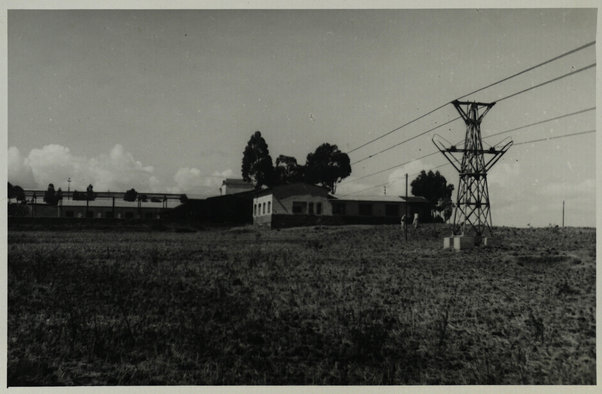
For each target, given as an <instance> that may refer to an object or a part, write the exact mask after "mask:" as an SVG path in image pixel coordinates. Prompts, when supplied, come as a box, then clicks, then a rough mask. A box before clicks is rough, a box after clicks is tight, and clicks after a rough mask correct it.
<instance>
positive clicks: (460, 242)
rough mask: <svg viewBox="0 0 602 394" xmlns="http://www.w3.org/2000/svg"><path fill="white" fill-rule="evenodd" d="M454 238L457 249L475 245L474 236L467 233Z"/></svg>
mask: <svg viewBox="0 0 602 394" xmlns="http://www.w3.org/2000/svg"><path fill="white" fill-rule="evenodd" d="M453 239H454V249H455V250H462V249H472V248H474V246H475V239H474V237H470V236H467V235H456V236H455V237H454V238H453Z"/></svg>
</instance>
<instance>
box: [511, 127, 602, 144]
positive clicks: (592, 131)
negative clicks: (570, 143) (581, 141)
mask: <svg viewBox="0 0 602 394" xmlns="http://www.w3.org/2000/svg"><path fill="white" fill-rule="evenodd" d="M595 132H596V129H593V130H587V131H580V132H578V133H571V134H564V135H557V136H555V137H547V138H539V139H536V140H531V141H524V142H519V143H516V144H514V145H515V146H516V145H525V144H534V143H536V142H544V141H551V140H557V139H560V138H567V137H575V136H577V135H583V134H591V133H595Z"/></svg>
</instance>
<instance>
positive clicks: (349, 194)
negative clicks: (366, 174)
mask: <svg viewBox="0 0 602 394" xmlns="http://www.w3.org/2000/svg"><path fill="white" fill-rule="evenodd" d="M435 153H439V152H435ZM447 164H449V163H443V164H440V165H438V166H436V167H433V168H430V169H429V171H432V170H436V169H437V168H441V167H443V166H446V165H447ZM421 171H422V170H420V171H417V172H412V173H410V174H409V175H415V174H419V173H420V172H421ZM391 183H393V182H385V183H381V184H379V185H374V186H370V187H367V188H364V189H360V190H357V191H354V192H351V193H347V194H343V195H341V197H346V196H351V195H353V194H358V193H362V192H365V191H366V190H370V189H375V188H377V187H382V186H387V185H390V184H391Z"/></svg>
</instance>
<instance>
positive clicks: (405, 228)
mask: <svg viewBox="0 0 602 394" xmlns="http://www.w3.org/2000/svg"><path fill="white" fill-rule="evenodd" d="M405 205H406V215H405V222H404V223H403V232H404V235H405V238H406V241H407V240H408V173H407V172H406V203H405Z"/></svg>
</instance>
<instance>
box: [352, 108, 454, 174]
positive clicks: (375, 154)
mask: <svg viewBox="0 0 602 394" xmlns="http://www.w3.org/2000/svg"><path fill="white" fill-rule="evenodd" d="M460 118H461V116H457V117H455V118H453V119H451V120H448V121H447V122H445V123H442V124H440V125H439V126H436V127H433V128H431V129H428V130H427V131H424V132H422V133H420V134H417V135H415V136H413V137H410V138H408V139H406V140H403V141H401V142H398V143H397V144H395V145H391V146H390V147H388V148H385V149H382V150H380V151H378V152H376V153H373V154H371V155H370V156H366V157H364V158H363V159H359V160H357V161H354V162H353V163H351V164H352V165H353V164H357V163H361V162H362V161H364V160H368V159H370V158H372V157H374V156H377V155H380V154H381V153H384V152H386V151H388V150H390V149H393V148H395V147H397V146H399V145H402V144H405V143H406V142H409V141H412V140H413V139H415V138H418V137H421V136H423V135H425V134H427V133H430V132H431V131H433V130H437V129H438V128H440V127H443V126H445V125H448V124H450V123H452V122H454V121H456V120H458V119H460Z"/></svg>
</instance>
